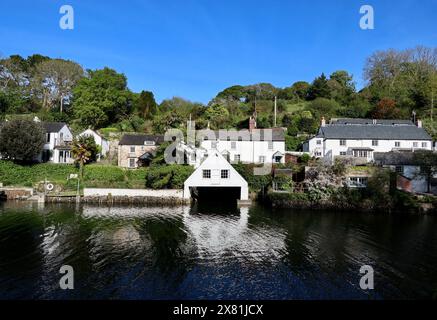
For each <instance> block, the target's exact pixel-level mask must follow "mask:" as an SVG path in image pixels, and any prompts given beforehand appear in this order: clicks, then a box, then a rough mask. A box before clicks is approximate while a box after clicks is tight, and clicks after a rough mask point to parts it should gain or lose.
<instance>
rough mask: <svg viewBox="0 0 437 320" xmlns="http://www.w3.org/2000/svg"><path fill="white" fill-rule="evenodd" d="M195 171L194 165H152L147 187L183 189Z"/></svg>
mask: <svg viewBox="0 0 437 320" xmlns="http://www.w3.org/2000/svg"><path fill="white" fill-rule="evenodd" d="M193 171H194V169H193V167H191V166H181V165H167V166H155V167H150V168H149V170H148V171H147V174H146V188H152V189H182V188H183V186H184V182H185V180H186V179H187V178H188V177H189V176H190V175H191V174H192V173H193Z"/></svg>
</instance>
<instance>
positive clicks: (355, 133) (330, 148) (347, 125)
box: [304, 119, 433, 163]
mask: <svg viewBox="0 0 437 320" xmlns="http://www.w3.org/2000/svg"><path fill="white" fill-rule="evenodd" d="M432 146H433V141H432V138H431V136H430V135H429V134H428V133H427V132H426V131H425V130H424V129H423V128H422V124H421V122H420V121H418V123H417V124H414V123H413V122H411V121H406V120H372V119H336V120H332V121H331V123H329V124H326V123H325V121H324V119H322V124H321V127H320V129H319V132H318V134H317V135H316V136H315V137H314V138H312V139H310V140H309V141H308V143H307V150H305V149H306V148H305V147H304V151H307V152H309V154H310V155H311V156H312V157H316V158H323V159H325V160H326V161H327V162H330V163H332V162H333V161H334V159H335V157H351V158H356V159H360V160H362V161H363V163H367V162H372V161H373V160H374V157H373V155H374V153H375V152H391V151H414V150H432Z"/></svg>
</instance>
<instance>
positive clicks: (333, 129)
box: [317, 119, 432, 140]
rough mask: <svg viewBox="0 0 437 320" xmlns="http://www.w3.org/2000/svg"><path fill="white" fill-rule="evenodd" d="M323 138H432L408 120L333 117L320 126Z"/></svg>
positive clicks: (318, 135)
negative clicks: (328, 122) (329, 121)
mask: <svg viewBox="0 0 437 320" xmlns="http://www.w3.org/2000/svg"><path fill="white" fill-rule="evenodd" d="M317 137H320V138H325V139H352V140H353V139H356V140H360V139H365V140H432V138H431V136H430V135H429V134H428V133H427V132H426V131H425V129H423V128H421V127H418V126H416V125H415V124H414V123H413V122H412V121H409V120H373V119H333V120H332V121H331V123H330V124H326V125H325V126H322V127H320V129H319V133H318V134H317Z"/></svg>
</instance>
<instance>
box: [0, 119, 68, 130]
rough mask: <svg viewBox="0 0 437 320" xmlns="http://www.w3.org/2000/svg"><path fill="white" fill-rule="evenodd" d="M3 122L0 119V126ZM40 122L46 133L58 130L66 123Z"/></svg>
mask: <svg viewBox="0 0 437 320" xmlns="http://www.w3.org/2000/svg"><path fill="white" fill-rule="evenodd" d="M5 123H6V122H5V121H0V128H1V127H2V126H3V125H4V124H5ZM40 124H41V126H42V127H43V129H44V131H45V132H46V133H49V132H59V130H61V129H62V128H63V127H64V126H65V125H66V123H64V122H41V123H40Z"/></svg>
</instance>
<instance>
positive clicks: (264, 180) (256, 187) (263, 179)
mask: <svg viewBox="0 0 437 320" xmlns="http://www.w3.org/2000/svg"><path fill="white" fill-rule="evenodd" d="M233 167H234V168H235V170H237V172H238V173H239V174H240V175H241V176H242V177H243V178H244V179H245V180H246V181H247V184H248V185H249V189H250V191H254V192H259V191H261V190H262V189H263V188H267V187H269V186H270V184H271V183H272V175H271V174H268V175H265V176H256V175H254V174H253V172H254V171H253V170H254V168H255V167H257V166H256V165H253V164H243V163H237V164H234V165H233Z"/></svg>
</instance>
